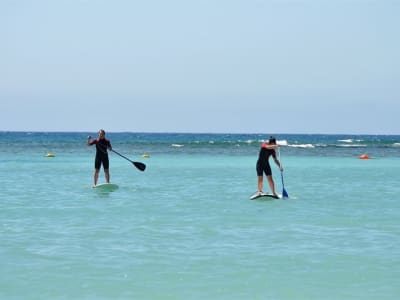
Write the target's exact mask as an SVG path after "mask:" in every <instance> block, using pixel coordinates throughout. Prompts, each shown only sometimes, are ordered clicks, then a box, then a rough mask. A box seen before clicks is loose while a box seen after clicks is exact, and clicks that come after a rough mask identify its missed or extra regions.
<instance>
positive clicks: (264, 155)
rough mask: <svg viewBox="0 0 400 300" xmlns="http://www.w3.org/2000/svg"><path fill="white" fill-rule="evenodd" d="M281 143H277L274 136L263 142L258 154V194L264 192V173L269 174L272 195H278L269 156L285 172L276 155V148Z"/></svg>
mask: <svg viewBox="0 0 400 300" xmlns="http://www.w3.org/2000/svg"><path fill="white" fill-rule="evenodd" d="M278 147H279V145H277V144H276V139H275V137H273V136H270V138H269V140H268V142H264V143H262V144H261V148H260V153H259V155H258V160H257V165H256V170H257V178H258V194H259V195H262V194H264V192H263V173H265V176H267V180H268V184H269V188H270V190H271V193H272V195H274V196H276V197H278V195H277V194H276V192H275V184H274V179H273V178H272V170H271V166H270V164H269V158H270V156H272V158H273V159H274V161H275V163H276V165H277V166H278V167H279V169H280V171H281V172H283V169H282V166H281V163H280V162H279V160H278V158H277V157H276V152H275V149H276V148H278Z"/></svg>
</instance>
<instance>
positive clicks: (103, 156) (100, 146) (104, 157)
mask: <svg viewBox="0 0 400 300" xmlns="http://www.w3.org/2000/svg"><path fill="white" fill-rule="evenodd" d="M94 144H96V158H95V160H94V167H95V169H97V170H98V169H100V167H101V165H102V164H103V168H104V169H108V168H109V165H110V164H109V160H108V152H107V148H111V143H110V141H109V140H107V139H105V138H104V139H99V138H97V139H95V140H93V141H91V142H90V143H89V145H94Z"/></svg>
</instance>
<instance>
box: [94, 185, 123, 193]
mask: <svg viewBox="0 0 400 300" xmlns="http://www.w3.org/2000/svg"><path fill="white" fill-rule="evenodd" d="M93 188H94V189H96V190H98V191H105V192H112V191H115V190H116V189H118V185H116V184H114V183H100V184H98V185H95V186H93Z"/></svg>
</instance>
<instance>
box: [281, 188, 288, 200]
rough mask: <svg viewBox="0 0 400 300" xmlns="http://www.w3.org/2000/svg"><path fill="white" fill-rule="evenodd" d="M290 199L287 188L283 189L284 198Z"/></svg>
mask: <svg viewBox="0 0 400 300" xmlns="http://www.w3.org/2000/svg"><path fill="white" fill-rule="evenodd" d="M288 197H289V195H288V193H287V192H286V190H285V188H283V191H282V198H288Z"/></svg>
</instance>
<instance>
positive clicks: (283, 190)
mask: <svg viewBox="0 0 400 300" xmlns="http://www.w3.org/2000/svg"><path fill="white" fill-rule="evenodd" d="M278 155H279V163H280V165H281V170H282V169H283V167H282V161H281V150H280V149H279V148H278ZM281 179H282V197H283V198H286V197H289V195H288V193H287V191H286V190H285V184H284V182H283V171H281Z"/></svg>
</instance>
